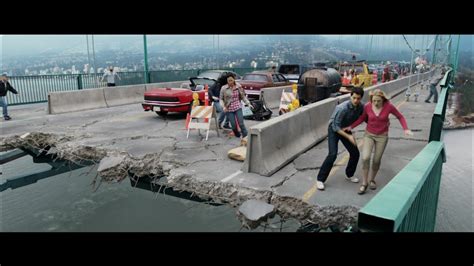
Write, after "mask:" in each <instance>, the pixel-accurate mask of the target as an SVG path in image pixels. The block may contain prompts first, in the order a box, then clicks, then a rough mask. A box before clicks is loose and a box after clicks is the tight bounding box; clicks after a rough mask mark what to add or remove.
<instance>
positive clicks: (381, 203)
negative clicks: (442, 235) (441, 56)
mask: <svg viewBox="0 0 474 266" xmlns="http://www.w3.org/2000/svg"><path fill="white" fill-rule="evenodd" d="M452 73H453V72H452V71H451V70H449V71H447V73H446V74H445V76H444V78H443V79H442V81H441V82H440V86H441V95H440V97H439V100H438V104H437V105H436V109H435V111H434V113H433V118H432V122H431V129H430V138H429V143H428V145H426V146H425V148H424V149H423V150H422V151H421V152H420V153H418V154H417V155H416V156H415V158H413V160H411V161H410V163H408V165H407V166H405V168H403V169H402V171H400V172H399V173H398V174H397V175H396V176H395V177H394V178H393V179H392V180H391V181H390V182H389V183H388V184H387V185H386V186H385V187H384V188H383V189H382V190H381V191H380V192H379V193H378V194H377V195H375V197H373V198H372V199H371V200H370V201H369V202H368V203H367V204H366V205H365V206H364V207H363V208H362V209H361V210H360V211H359V217H358V226H359V228H360V229H361V230H363V231H384V232H387V231H388V232H433V231H434V228H435V223H436V210H437V207H438V195H439V187H440V180H441V175H442V165H443V163H444V162H446V156H445V152H444V144H443V142H441V140H442V138H441V132H442V129H443V122H444V118H445V114H446V106H447V99H448V93H449V89H450V88H451V86H452V85H451V84H452V80H453V78H454V77H453V74H452Z"/></svg>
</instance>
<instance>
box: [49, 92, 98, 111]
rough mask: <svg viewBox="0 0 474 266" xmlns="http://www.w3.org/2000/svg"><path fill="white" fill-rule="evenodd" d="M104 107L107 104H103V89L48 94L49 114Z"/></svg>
mask: <svg viewBox="0 0 474 266" xmlns="http://www.w3.org/2000/svg"><path fill="white" fill-rule="evenodd" d="M106 107H107V104H106V102H105V97H104V89H103V88H100V89H87V90H79V91H62V92H50V93H48V113H49V114H60V113H67V112H76V111H82V110H89V109H97V108H106Z"/></svg>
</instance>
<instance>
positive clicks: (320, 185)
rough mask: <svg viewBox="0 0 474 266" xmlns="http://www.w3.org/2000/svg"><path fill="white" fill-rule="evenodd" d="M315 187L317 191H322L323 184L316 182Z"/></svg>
mask: <svg viewBox="0 0 474 266" xmlns="http://www.w3.org/2000/svg"><path fill="white" fill-rule="evenodd" d="M316 187H317V188H318V189H319V190H324V183H323V182H321V181H316Z"/></svg>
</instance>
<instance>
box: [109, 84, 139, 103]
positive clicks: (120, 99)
mask: <svg viewBox="0 0 474 266" xmlns="http://www.w3.org/2000/svg"><path fill="white" fill-rule="evenodd" d="M144 93H145V85H144V84H142V85H131V86H119V87H107V88H104V95H105V102H106V103H107V106H109V107H111V106H119V105H125V104H131V103H140V102H142V101H143V95H144Z"/></svg>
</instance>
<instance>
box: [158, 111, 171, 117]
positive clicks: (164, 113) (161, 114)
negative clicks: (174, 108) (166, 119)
mask: <svg viewBox="0 0 474 266" xmlns="http://www.w3.org/2000/svg"><path fill="white" fill-rule="evenodd" d="M156 113H157V114H158V115H159V116H166V115H167V114H168V111H156Z"/></svg>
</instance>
